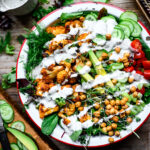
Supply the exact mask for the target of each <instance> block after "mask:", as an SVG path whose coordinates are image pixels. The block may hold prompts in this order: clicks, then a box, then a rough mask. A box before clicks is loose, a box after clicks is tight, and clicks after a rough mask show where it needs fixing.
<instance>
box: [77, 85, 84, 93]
mask: <svg viewBox="0 0 150 150" xmlns="http://www.w3.org/2000/svg"><path fill="white" fill-rule="evenodd" d="M75 92H83V93H86V91H85V90H84V89H83V88H82V86H81V85H78V86H77V87H76V89H75Z"/></svg>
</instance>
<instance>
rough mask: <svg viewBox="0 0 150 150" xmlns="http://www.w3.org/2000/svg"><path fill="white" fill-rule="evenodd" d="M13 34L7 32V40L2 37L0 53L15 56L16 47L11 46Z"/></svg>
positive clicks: (0, 39)
mask: <svg viewBox="0 0 150 150" xmlns="http://www.w3.org/2000/svg"><path fill="white" fill-rule="evenodd" d="M10 41H11V34H10V32H7V34H6V36H5V39H3V38H2V37H0V53H2V52H5V53H6V54H8V55H13V54H14V49H15V48H14V47H13V46H11V45H10Z"/></svg>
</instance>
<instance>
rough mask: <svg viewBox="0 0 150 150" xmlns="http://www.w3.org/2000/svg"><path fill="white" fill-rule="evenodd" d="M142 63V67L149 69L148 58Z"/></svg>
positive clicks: (149, 61)
mask: <svg viewBox="0 0 150 150" xmlns="http://www.w3.org/2000/svg"><path fill="white" fill-rule="evenodd" d="M142 64H143V67H144V69H150V60H144V61H143V62H142Z"/></svg>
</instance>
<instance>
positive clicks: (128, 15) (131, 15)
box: [120, 11, 138, 21]
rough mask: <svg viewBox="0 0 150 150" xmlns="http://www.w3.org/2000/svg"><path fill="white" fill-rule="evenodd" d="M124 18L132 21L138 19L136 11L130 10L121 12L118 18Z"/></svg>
mask: <svg viewBox="0 0 150 150" xmlns="http://www.w3.org/2000/svg"><path fill="white" fill-rule="evenodd" d="M124 19H132V20H134V21H138V17H137V15H136V13H134V12H132V11H126V12H124V13H122V14H121V16H120V20H124Z"/></svg>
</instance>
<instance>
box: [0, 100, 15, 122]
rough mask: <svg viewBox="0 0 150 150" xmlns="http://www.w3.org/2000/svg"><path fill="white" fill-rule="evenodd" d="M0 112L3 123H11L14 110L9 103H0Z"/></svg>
mask: <svg viewBox="0 0 150 150" xmlns="http://www.w3.org/2000/svg"><path fill="white" fill-rule="evenodd" d="M0 112H1V116H2V119H3V120H4V122H5V123H11V122H12V121H13V120H14V110H13V109H12V107H11V106H10V105H9V104H7V103H4V104H2V105H0Z"/></svg>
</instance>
